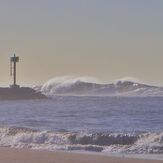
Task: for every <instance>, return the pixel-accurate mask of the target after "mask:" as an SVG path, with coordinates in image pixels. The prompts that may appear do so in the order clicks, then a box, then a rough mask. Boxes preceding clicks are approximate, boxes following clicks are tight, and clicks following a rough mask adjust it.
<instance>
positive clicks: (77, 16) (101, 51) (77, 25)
mask: <svg viewBox="0 0 163 163" xmlns="http://www.w3.org/2000/svg"><path fill="white" fill-rule="evenodd" d="M13 53H16V54H17V55H19V56H20V61H21V62H20V63H19V64H18V83H20V84H41V83H44V82H45V81H47V80H49V79H50V78H53V77H56V76H62V75H68V74H78V75H81V76H94V77H97V78H98V79H100V80H102V81H104V82H111V81H113V80H115V79H117V78H122V77H126V76H131V77H135V78H138V79H140V80H141V81H143V82H146V83H149V84H155V85H162V86H163V0H0V75H1V80H0V84H1V85H8V84H10V82H11V78H10V76H9V57H10V56H11V55H12V54H13Z"/></svg>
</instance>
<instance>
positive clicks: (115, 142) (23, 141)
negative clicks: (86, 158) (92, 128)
mask: <svg viewBox="0 0 163 163" xmlns="http://www.w3.org/2000/svg"><path fill="white" fill-rule="evenodd" d="M0 146H1V147H6V146H7V147H14V148H31V149H43V150H87V151H96V152H124V153H155V154H159V153H163V133H139V134H123V133H77V132H76V133H75V132H47V131H37V130H31V129H26V128H16V127H12V128H9V127H8V128H7V127H0Z"/></svg>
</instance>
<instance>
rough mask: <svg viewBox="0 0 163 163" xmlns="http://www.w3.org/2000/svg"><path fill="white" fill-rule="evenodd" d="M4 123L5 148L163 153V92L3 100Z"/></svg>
mask: <svg viewBox="0 0 163 163" xmlns="http://www.w3.org/2000/svg"><path fill="white" fill-rule="evenodd" d="M0 126H1V127H0V146H3V147H4V146H7V147H14V148H31V149H43V150H68V151H72V150H75V151H95V152H103V153H125V154H127V153H130V154H163V97H109V96H56V97H53V99H47V100H23V101H1V102H0Z"/></svg>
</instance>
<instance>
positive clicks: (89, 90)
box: [35, 76, 163, 97]
mask: <svg viewBox="0 0 163 163" xmlns="http://www.w3.org/2000/svg"><path fill="white" fill-rule="evenodd" d="M35 89H36V90H38V91H41V92H42V93H43V94H45V95H46V96H48V97H55V96H57V95H61V96H70V95H72V96H163V88H162V87H156V86H150V85H146V84H142V83H140V82H139V81H138V80H137V79H135V78H129V77H128V78H123V79H119V80H116V81H114V82H113V83H110V84H104V83H101V82H99V81H98V80H97V79H95V78H92V77H74V76H63V77H56V78H53V79H51V80H49V81H47V82H46V83H45V84H44V85H43V86H40V87H35Z"/></svg>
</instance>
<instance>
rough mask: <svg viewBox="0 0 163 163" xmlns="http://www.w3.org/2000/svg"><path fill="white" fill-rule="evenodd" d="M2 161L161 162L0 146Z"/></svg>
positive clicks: (49, 162)
mask: <svg viewBox="0 0 163 163" xmlns="http://www.w3.org/2000/svg"><path fill="white" fill-rule="evenodd" d="M0 162H2V163H11V162H12V163H55V162H56V163H77V162H78V163H108V162H109V163H130V162H132V163H162V161H161V160H150V159H142V158H141V159H140V158H128V157H123V156H122V157H120V156H118V157H117V156H109V155H108V156H107V155H103V154H98V153H97V154H95V153H93V154H92V153H79V152H65V151H41V150H30V149H13V148H7V147H1V148H0Z"/></svg>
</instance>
